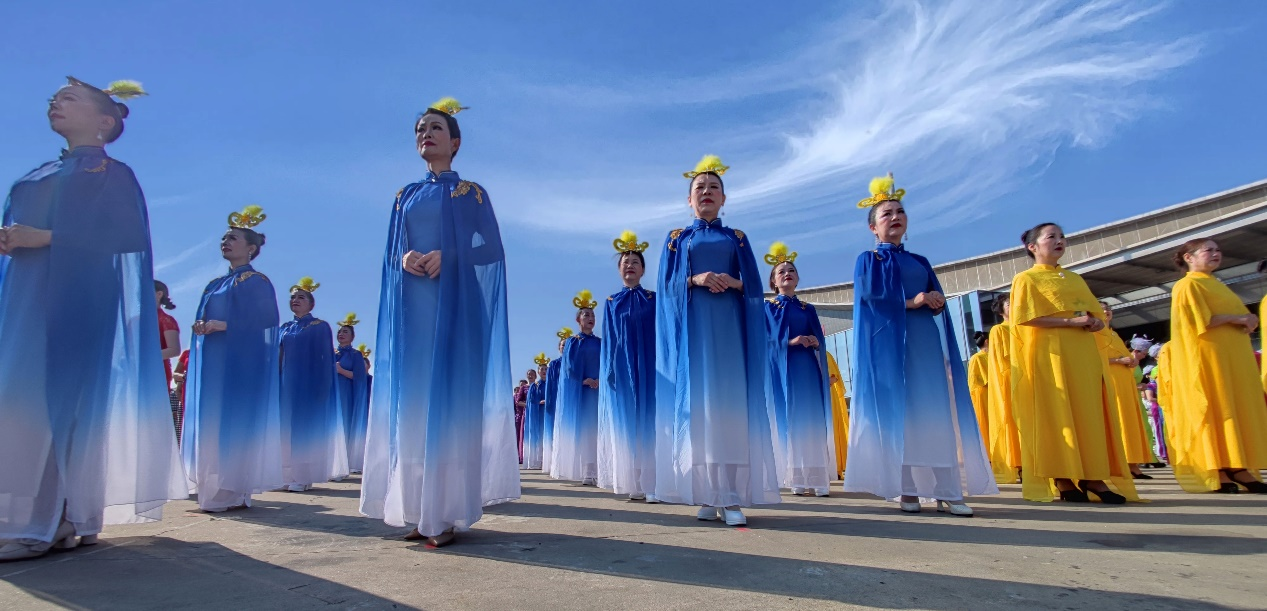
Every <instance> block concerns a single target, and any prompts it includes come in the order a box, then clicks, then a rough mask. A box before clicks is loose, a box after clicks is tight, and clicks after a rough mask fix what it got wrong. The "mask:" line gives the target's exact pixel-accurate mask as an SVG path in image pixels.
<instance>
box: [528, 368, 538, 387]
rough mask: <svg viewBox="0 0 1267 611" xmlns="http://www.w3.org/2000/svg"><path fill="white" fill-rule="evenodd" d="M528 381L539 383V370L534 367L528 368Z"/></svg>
mask: <svg viewBox="0 0 1267 611" xmlns="http://www.w3.org/2000/svg"><path fill="white" fill-rule="evenodd" d="M528 383H529V384H536V383H537V372H536V371H534V370H532V369H529V370H528Z"/></svg>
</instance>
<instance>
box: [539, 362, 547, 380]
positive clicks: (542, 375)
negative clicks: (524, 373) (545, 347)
mask: <svg viewBox="0 0 1267 611" xmlns="http://www.w3.org/2000/svg"><path fill="white" fill-rule="evenodd" d="M549 370H550V366H549V365H538V366H537V376H538V377H540V378H541V379H542V380H544V379H546V372H547V371H549Z"/></svg>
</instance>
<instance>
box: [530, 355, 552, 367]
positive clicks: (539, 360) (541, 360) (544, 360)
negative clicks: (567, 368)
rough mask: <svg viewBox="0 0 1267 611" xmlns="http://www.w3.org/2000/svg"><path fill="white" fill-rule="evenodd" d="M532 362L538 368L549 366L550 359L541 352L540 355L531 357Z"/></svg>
mask: <svg viewBox="0 0 1267 611" xmlns="http://www.w3.org/2000/svg"><path fill="white" fill-rule="evenodd" d="M532 362H534V363H536V364H537V365H538V366H541V365H549V364H550V358H549V357H547V356H546V353H544V352H542V353H541V354H538V355H537V356H535V357H533V359H532Z"/></svg>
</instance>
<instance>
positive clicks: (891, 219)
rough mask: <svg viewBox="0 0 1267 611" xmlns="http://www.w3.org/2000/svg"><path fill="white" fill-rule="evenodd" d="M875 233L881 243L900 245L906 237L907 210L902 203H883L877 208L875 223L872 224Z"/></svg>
mask: <svg viewBox="0 0 1267 611" xmlns="http://www.w3.org/2000/svg"><path fill="white" fill-rule="evenodd" d="M871 233H874V234H875V236H876V237H877V238H879V240H880V241H881V242H890V243H893V244H899V243H901V242H902V236H904V235H906V208H903V207H902V202H894V201H888V202H882V203H880V204H879V205H877V206H876V208H875V222H873V223H872V224H871Z"/></svg>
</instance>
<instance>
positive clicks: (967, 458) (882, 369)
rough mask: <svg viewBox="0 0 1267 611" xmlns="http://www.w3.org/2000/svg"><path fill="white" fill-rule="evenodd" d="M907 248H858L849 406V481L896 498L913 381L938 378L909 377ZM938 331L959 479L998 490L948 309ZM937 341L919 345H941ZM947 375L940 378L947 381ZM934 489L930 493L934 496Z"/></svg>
mask: <svg viewBox="0 0 1267 611" xmlns="http://www.w3.org/2000/svg"><path fill="white" fill-rule="evenodd" d="M900 252H902V253H904V252H905V249H904V248H902V247H900V246H898V247H890V245H885V244H882V245H881V246H880V247H879V248H877V249H876V250H874V251H866V252H863V253H862V254H860V255H858V260H857V263H856V265H855V267H854V296H855V297H854V329H855V331H854V347H855V351H856V352H855V355H854V359H853V382H854V394H853V401H852V403H851V404H850V413H849V455H848V458H847V463H848V464H847V466H846V468H845V481H844V488H845V490H846V491H849V492H869V493H871V494H875V495H877V496H881V497H884V498H888V499H893V498H896V497H899V496H901V495H902V467H903V463H904V457H905V456H906V450H905V435H906V432H905V421H904V418H905V415H906V412H907V409H908V408H907V405H906V397H907V385H908V384H919V383H930V384H944V381H938V380H907V379H906V375H905V372H906V348H907V346H906V344H907V340H908V337H907V329H906V317H907V311H906V299H907V298H906V296H905V293H904V289H903V284H902V272H901V268H900V266H899V264H898V253H900ZM906 254H909V255H910V256H911V257H912V258H913V259H914V260H915V261H916V262H918V264H919V265H920V266H921V267H923V268H924V269H925V270H926V271H927V273H928V277H929V279H930V282H929V283H930V286H929V287H928V288H927V289H925V290H926V291H928V290H931V291H937V292H941V290H942V289H941V283H940V282H939V281H938V280H937V275H936V274H935V273H933V268H932V265H930V264H929V263H928V260H927V259H925V258H924V257H921V256H919V255H916V254H914V253H906ZM934 319H935V321H936V324H937V327H938V328H939V330H940V335H941V337H940V338H939V339H940V344H941V346H940V351H941V352H942V354H943V360H944V363H945V370H944V371H946V372H948V373H949V374H950V385H951V391H952V392H951V394H950V399H951V403H952V405H951V406H950V410H951V416H952V418H950V422H951V423H952V424H953V430H947V431H945V435H947V436H953V442H954V443H956V444H957V445H958V460H959V461H960V464H959V469H958V471H959V475H960V478H961V481H960V482H959V484H960V486H961V489H962V491H963V492H964V493H965V494H970V495H980V494H998V487H997V486H996V485H995V482H994V476H993V473H992V472H991V470H990V466H989V461H988V460H987V458H986V455H985V444H984V443H983V442H982V439H981V429H980V428H979V427H978V426H977V417H976V412H975V411H974V409H973V407H972V398H971V394H969V392H968V376H967V372H966V371H965V369H964V364H963V359H962V358H961V357H960V355H959V344H958V343H957V342H956V341H955V337H954V329H953V328H952V327H951V323H950V319H949V317H948V316H947V314H946V312H945V311H944V310H943V311H941V312H939V313H937V314H936V315H935V316H934ZM938 348H939V347H938V346H926V347H922V348H921V349H927V350H934V351H935V350H938ZM944 379H945V378H942V380H944ZM930 496H931V495H930Z"/></svg>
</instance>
